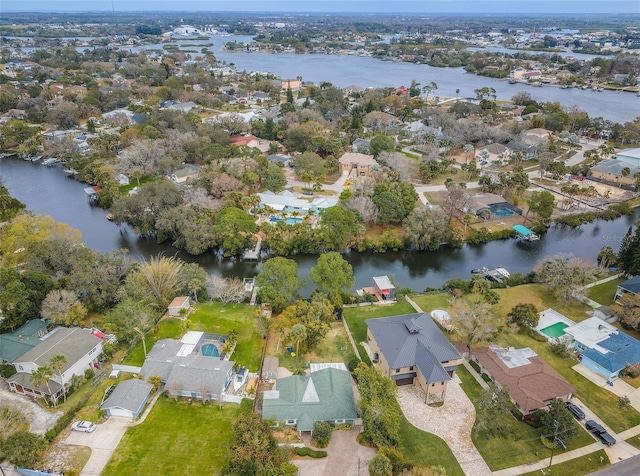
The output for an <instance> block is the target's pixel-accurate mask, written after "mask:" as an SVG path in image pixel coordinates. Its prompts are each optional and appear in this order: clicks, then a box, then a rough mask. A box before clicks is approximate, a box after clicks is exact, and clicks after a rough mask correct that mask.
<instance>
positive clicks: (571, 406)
mask: <svg viewBox="0 0 640 476" xmlns="http://www.w3.org/2000/svg"><path fill="white" fill-rule="evenodd" d="M567 410H569V411H570V412H571V413H572V414H573V416H574V417H576V418H577V419H578V420H583V419H584V418H585V414H584V412H583V411H582V410H581V409H580V407H579V406H578V405H574V404H573V403H571V402H567Z"/></svg>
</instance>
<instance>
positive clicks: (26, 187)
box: [0, 158, 640, 292]
mask: <svg viewBox="0 0 640 476" xmlns="http://www.w3.org/2000/svg"><path fill="white" fill-rule="evenodd" d="M0 176H1V177H2V181H3V183H4V185H5V186H6V187H7V189H8V190H9V192H10V193H11V195H12V196H14V197H15V198H17V199H18V200H20V201H21V202H23V203H24V204H25V205H26V206H27V209H29V210H30V211H32V212H35V213H41V214H46V215H51V216H52V217H53V218H54V219H55V220H56V221H59V222H63V223H67V224H69V225H71V226H73V227H75V228H77V229H79V230H80V231H81V232H82V236H83V238H82V239H83V241H84V243H85V244H86V245H87V246H89V247H91V248H95V249H97V250H99V251H101V252H102V253H106V252H109V251H111V250H114V249H118V248H124V249H128V250H129V251H130V252H131V254H132V255H133V256H134V257H135V258H136V259H142V258H149V257H150V256H155V255H157V254H159V253H164V254H165V255H167V256H173V255H176V256H177V257H179V258H181V259H183V260H185V261H188V262H196V263H198V264H200V265H201V266H202V267H203V268H204V269H205V270H207V272H209V273H211V274H217V275H221V276H238V277H240V278H244V277H253V276H255V275H257V274H258V273H259V270H260V266H261V265H260V263H259V262H246V261H242V260H238V259H227V258H223V257H221V256H220V255H219V254H217V253H214V252H206V253H204V254H202V255H199V256H191V255H189V254H187V253H185V252H183V251H180V250H177V249H175V248H173V247H172V246H170V245H169V244H168V243H160V244H158V243H156V242H155V241H153V240H149V239H146V238H143V237H139V236H137V235H136V234H135V233H134V232H133V229H132V228H131V227H129V226H126V225H123V226H117V225H116V224H114V223H113V222H111V221H109V220H107V219H106V213H107V212H106V211H105V210H104V209H102V208H99V207H96V206H92V205H91V204H90V203H89V202H88V200H87V198H86V194H85V192H84V188H85V186H86V184H83V183H81V182H77V181H75V180H73V179H70V178H68V177H66V176H65V175H64V173H63V172H62V169H61V168H60V166H57V167H43V166H42V165H40V164H37V163H33V162H28V161H22V160H15V159H10V158H5V159H2V160H0ZM639 215H640V210H639V209H635V210H634V214H633V215H630V216H622V217H620V218H617V219H615V220H611V221H604V220H596V221H594V222H591V223H587V224H584V225H582V226H580V227H577V228H570V227H567V226H562V225H553V226H552V227H551V228H550V229H549V230H548V231H547V233H546V234H545V235H544V236H543V237H542V239H541V240H539V241H536V242H526V241H520V240H516V239H507V240H499V241H493V242H489V243H485V244H480V245H472V244H466V245H464V246H463V247H462V248H460V249H453V248H447V247H443V248H441V249H439V250H437V251H433V252H428V251H424V252H411V251H397V252H386V253H373V252H365V253H358V252H355V251H352V252H349V253H347V254H345V255H344V256H345V259H347V260H348V261H349V262H350V263H351V265H352V266H353V270H354V274H355V277H356V283H355V288H356V289H358V288H362V287H366V286H371V285H372V278H373V276H380V275H394V276H395V279H396V283H397V285H398V286H400V287H408V288H411V289H413V290H414V291H418V292H420V291H424V289H426V288H440V287H441V286H442V285H443V284H444V283H445V282H446V281H447V280H449V279H453V278H463V279H469V278H470V276H471V274H470V272H471V270H472V269H475V268H482V267H488V268H495V267H504V268H506V269H507V270H509V272H511V273H523V274H526V273H529V272H530V271H531V270H532V269H533V268H534V266H535V265H536V264H537V262H538V261H539V260H541V259H543V258H544V257H546V256H550V255H554V254H558V253H572V254H574V255H576V256H580V257H584V258H588V259H591V260H595V258H596V256H597V254H598V252H599V251H600V249H601V248H602V247H603V246H607V245H608V246H611V247H612V248H613V249H614V250H617V249H618V248H619V246H620V242H621V241H622V239H623V237H624V235H625V233H626V232H627V229H628V228H629V226H631V225H632V224H633V223H634V222H635V220H636V219H637V218H638V216H639ZM292 259H294V260H295V261H296V262H297V263H298V269H299V272H300V275H301V276H302V277H307V276H308V273H309V270H310V269H311V267H313V266H315V264H316V260H317V256H310V255H298V256H293V257H292ZM308 292H310V289H308Z"/></svg>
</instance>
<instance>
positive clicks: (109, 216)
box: [105, 213, 113, 221]
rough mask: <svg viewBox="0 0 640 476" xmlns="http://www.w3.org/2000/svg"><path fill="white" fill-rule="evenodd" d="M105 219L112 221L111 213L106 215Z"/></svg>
mask: <svg viewBox="0 0 640 476" xmlns="http://www.w3.org/2000/svg"><path fill="white" fill-rule="evenodd" d="M105 218H106V219H107V220H109V221H113V215H112V214H111V213H107V216H106V217H105Z"/></svg>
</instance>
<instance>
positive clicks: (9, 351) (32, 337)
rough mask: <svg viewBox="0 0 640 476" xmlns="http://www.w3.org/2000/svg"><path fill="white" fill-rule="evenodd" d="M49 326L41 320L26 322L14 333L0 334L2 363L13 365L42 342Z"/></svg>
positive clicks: (0, 357) (0, 359) (0, 360)
mask: <svg viewBox="0 0 640 476" xmlns="http://www.w3.org/2000/svg"><path fill="white" fill-rule="evenodd" d="M47 326H48V324H47V323H46V322H45V321H43V320H40V319H32V320H30V321H27V322H25V323H24V324H22V325H21V326H20V327H18V328H17V329H16V330H14V331H12V332H7V333H6V334H0V362H7V363H9V364H12V363H13V362H15V361H16V360H18V359H19V358H20V357H22V356H23V355H24V354H26V353H27V352H29V351H30V350H31V349H33V348H34V347H35V346H36V345H38V344H39V343H40V342H42V339H41V337H42V336H44V335H45V334H46V333H47V332H48V331H47Z"/></svg>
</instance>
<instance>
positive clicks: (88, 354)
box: [7, 327, 102, 400]
mask: <svg viewBox="0 0 640 476" xmlns="http://www.w3.org/2000/svg"><path fill="white" fill-rule="evenodd" d="M58 354H62V355H64V356H65V357H66V359H67V362H66V363H65V364H64V365H63V367H62V370H61V375H60V374H58V372H57V371H56V372H54V374H53V376H52V378H51V380H50V381H49V388H51V393H49V389H48V388H47V386H46V385H42V386H40V387H37V386H36V385H34V383H33V382H32V380H31V374H33V372H35V371H36V370H37V369H38V367H42V366H45V365H49V364H50V362H51V358H52V357H54V356H55V355H58ZM101 355H102V339H100V338H99V337H97V336H95V335H93V334H92V333H90V332H87V331H86V330H84V329H80V328H79V327H73V328H67V327H57V328H55V329H53V330H52V331H51V332H50V333H48V334H46V335H45V336H43V337H42V338H41V341H40V342H39V343H38V344H37V345H36V346H34V347H33V348H32V349H30V350H28V351H27V352H26V353H24V354H23V355H21V356H20V357H18V358H17V359H16V360H14V362H13V366H14V367H15V368H16V371H17V373H16V374H14V375H12V376H11V377H9V378H8V379H7V383H8V384H9V389H10V390H11V391H12V392H16V393H20V394H22V395H28V396H30V397H35V398H40V397H43V396H44V395H47V396H49V397H50V398H52V399H54V400H57V399H58V398H60V396H61V395H62V386H63V385H67V384H68V383H69V382H70V381H71V378H72V377H73V376H74V375H80V376H84V373H85V371H86V370H88V369H91V370H94V368H95V367H96V366H97V365H98V359H99V358H100V356H101Z"/></svg>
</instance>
